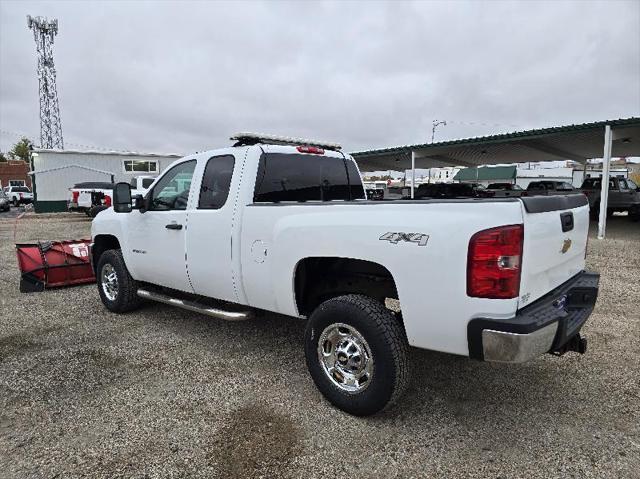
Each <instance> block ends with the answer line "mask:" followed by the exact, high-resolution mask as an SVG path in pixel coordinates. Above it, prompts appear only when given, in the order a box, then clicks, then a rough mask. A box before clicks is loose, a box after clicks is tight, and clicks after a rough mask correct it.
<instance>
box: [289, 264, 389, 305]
mask: <svg viewBox="0 0 640 479" xmlns="http://www.w3.org/2000/svg"><path fill="white" fill-rule="evenodd" d="M294 278H295V279H294V283H295V295H296V305H297V306H298V312H299V313H300V314H304V315H307V316H308V315H309V314H311V312H312V311H313V310H314V309H315V308H316V307H317V306H318V305H319V304H320V303H322V302H323V301H326V300H327V299H330V298H334V297H336V296H341V295H343V294H364V295H366V296H369V297H372V298H374V299H377V300H379V301H380V302H382V303H383V304H384V301H385V299H386V298H394V299H398V292H397V289H396V284H395V282H394V280H393V276H392V275H391V273H390V272H389V270H388V269H387V268H385V267H384V266H382V265H380V264H378V263H373V262H371V261H364V260H360V259H353V258H326V257H318V258H316V257H313V258H305V259H303V260H302V261H300V262H299V263H298V265H297V266H296V271H295V277H294Z"/></svg>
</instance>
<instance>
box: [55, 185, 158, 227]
mask: <svg viewBox="0 0 640 479" xmlns="http://www.w3.org/2000/svg"><path fill="white" fill-rule="evenodd" d="M154 180H155V177H151V176H138V177H135V178H132V179H131V188H133V190H132V193H134V194H144V193H145V192H146V191H147V189H148V188H149V186H151V184H152V183H153V181H154ZM114 186H115V185H114V184H113V183H108V182H99V181H89V182H84V183H77V184H75V185H73V188H69V196H68V198H67V209H68V210H69V211H78V212H82V213H86V215H87V216H90V217H91V218H95V217H96V215H97V214H98V213H100V212H101V211H104V210H106V209H107V208H109V207H110V206H111V199H112V196H113V187H114Z"/></svg>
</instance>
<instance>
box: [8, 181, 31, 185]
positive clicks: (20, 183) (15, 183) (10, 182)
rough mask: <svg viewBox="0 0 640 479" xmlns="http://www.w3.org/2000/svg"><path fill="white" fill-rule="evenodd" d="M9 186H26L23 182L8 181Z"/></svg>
mask: <svg viewBox="0 0 640 479" xmlns="http://www.w3.org/2000/svg"><path fill="white" fill-rule="evenodd" d="M9 186H27V185H26V184H25V182H24V180H9Z"/></svg>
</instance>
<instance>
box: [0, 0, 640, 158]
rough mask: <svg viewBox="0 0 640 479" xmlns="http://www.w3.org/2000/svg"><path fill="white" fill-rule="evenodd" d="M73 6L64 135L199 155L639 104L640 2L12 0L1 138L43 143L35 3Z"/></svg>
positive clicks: (486, 130)
mask: <svg viewBox="0 0 640 479" xmlns="http://www.w3.org/2000/svg"><path fill="white" fill-rule="evenodd" d="M27 14H31V15H34V16H35V15H42V16H48V17H50V18H51V17H55V18H57V19H58V20H59V27H60V32H59V34H58V36H57V37H56V39H55V45H54V58H55V65H56V69H57V74H58V83H57V84H58V93H59V98H60V109H61V115H62V127H63V133H64V139H65V146H66V147H67V148H75V149H78V148H81V147H82V146H81V145H88V146H97V147H100V148H108V149H117V150H130V151H149V152H161V153H163V152H176V153H184V154H187V153H190V152H194V151H202V150H205V149H212V148H216V147H221V146H225V145H228V144H229V141H228V137H229V135H230V134H231V133H233V132H235V131H239V130H243V131H247V130H248V131H261V132H269V133H275V134H286V135H292V136H302V137H312V138H319V139H323V140H333V141H338V142H340V143H342V144H343V145H344V147H345V149H346V150H347V151H355V150H360V149H369V148H373V147H384V146H397V145H401V144H411V143H420V142H425V141H428V140H430V137H431V124H432V121H433V120H434V119H440V120H447V122H448V123H447V125H446V126H441V127H439V129H438V131H437V134H436V139H437V140H444V139H452V138H462V137H467V136H475V135H481V134H491V133H497V132H504V131H513V130H517V129H524V128H530V127H543V126H553V125H561V124H570V123H581V122H586V121H596V120H603V119H610V118H621V117H630V116H639V115H640V2H639V1H609V2H595V1H582V2H548V3H545V2H540V1H535V2H534V1H530V2H497V1H492V2H480V1H474V2H462V1H460V2H421V3H420V2H417V3H399V2H394V3H383V2H375V3H365V2H353V3H344V2H342V3H313V2H304V3H303V2H292V3H285V2H281V3H276V2H267V3H259V2H256V3H254V2H236V3H223V2H193V3H189V2H176V3H173V2H169V1H164V2H158V3H152V2H133V1H129V2H120V1H118V2H104V1H103V2H77V3H76V2H28V1H7V0H0V149H1V150H3V151H6V150H7V149H8V148H9V147H10V145H11V144H12V143H13V142H14V141H15V140H16V134H17V133H26V134H28V135H30V136H31V137H32V138H33V139H34V140H35V142H36V143H39V118H38V84H37V77H36V55H35V43H34V40H33V35H32V32H31V31H29V30H28V28H27V22H26V15H27Z"/></svg>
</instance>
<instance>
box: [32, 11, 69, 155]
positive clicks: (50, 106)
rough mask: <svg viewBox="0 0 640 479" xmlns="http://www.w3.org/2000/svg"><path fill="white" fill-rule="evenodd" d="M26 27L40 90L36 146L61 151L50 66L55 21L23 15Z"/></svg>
mask: <svg viewBox="0 0 640 479" xmlns="http://www.w3.org/2000/svg"><path fill="white" fill-rule="evenodd" d="M27 25H29V29H31V30H33V38H34V39H35V41H36V53H37V55H38V83H39V90H40V146H41V147H42V148H59V149H63V148H64V144H63V142H62V124H61V123H60V107H59V106H58V92H57V90H56V67H55V65H54V64H53V40H54V37H55V36H56V35H57V34H58V20H51V21H49V20H47V19H46V18H42V17H35V18H33V17H31V15H27Z"/></svg>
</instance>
